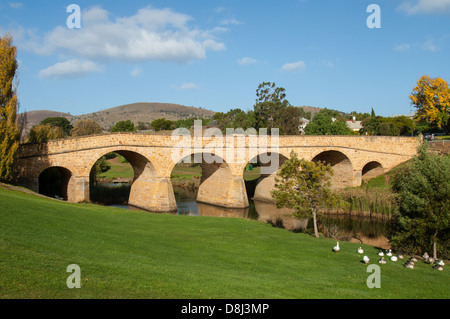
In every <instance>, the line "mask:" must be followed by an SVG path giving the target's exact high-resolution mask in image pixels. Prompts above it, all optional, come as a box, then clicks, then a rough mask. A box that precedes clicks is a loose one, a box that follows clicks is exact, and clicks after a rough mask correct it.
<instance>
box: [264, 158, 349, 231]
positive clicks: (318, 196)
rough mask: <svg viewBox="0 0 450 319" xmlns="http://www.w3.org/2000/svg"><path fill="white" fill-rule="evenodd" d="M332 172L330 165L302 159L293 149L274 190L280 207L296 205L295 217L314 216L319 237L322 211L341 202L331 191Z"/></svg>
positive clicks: (273, 195) (279, 174)
mask: <svg viewBox="0 0 450 319" xmlns="http://www.w3.org/2000/svg"><path fill="white" fill-rule="evenodd" d="M332 175H333V170H332V168H331V166H330V165H329V164H328V165H325V163H323V162H320V161H319V162H309V161H306V160H305V159H299V158H298V157H297V154H296V153H295V152H294V151H292V152H291V155H290V158H289V159H288V160H287V161H285V162H284V164H283V165H282V166H281V169H280V170H279V172H278V173H277V177H276V179H275V190H274V191H272V192H271V194H272V197H273V199H274V200H275V203H276V205H277V207H278V208H281V207H287V208H293V209H294V213H293V214H294V216H295V217H297V218H300V219H303V218H308V219H309V218H311V217H312V218H313V222H314V234H315V236H316V237H319V231H318V228H317V216H318V214H319V213H320V212H321V210H322V209H324V208H331V207H335V206H337V204H338V203H340V200H339V197H338V196H337V195H336V194H334V193H333V192H332V191H331V180H330V179H331V176H332Z"/></svg>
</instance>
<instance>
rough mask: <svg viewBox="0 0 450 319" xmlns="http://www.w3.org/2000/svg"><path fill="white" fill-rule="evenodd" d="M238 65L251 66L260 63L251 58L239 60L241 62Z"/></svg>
mask: <svg viewBox="0 0 450 319" xmlns="http://www.w3.org/2000/svg"><path fill="white" fill-rule="evenodd" d="M238 63H239V64H240V65H249V64H255V63H258V60H256V59H253V58H249V57H245V58H242V59H239V60H238Z"/></svg>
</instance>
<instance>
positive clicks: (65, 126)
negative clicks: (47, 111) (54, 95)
mask: <svg viewBox="0 0 450 319" xmlns="http://www.w3.org/2000/svg"><path fill="white" fill-rule="evenodd" d="M40 124H41V125H44V124H50V125H51V126H57V127H60V128H61V129H62V131H63V133H64V136H69V135H70V131H71V130H72V129H73V126H72V125H71V124H70V121H69V120H68V119H66V118H65V117H48V118H46V119H45V120H43V121H41V123H40Z"/></svg>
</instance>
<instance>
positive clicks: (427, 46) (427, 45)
mask: <svg viewBox="0 0 450 319" xmlns="http://www.w3.org/2000/svg"><path fill="white" fill-rule="evenodd" d="M420 48H421V49H422V50H424V51H431V52H436V51H437V49H438V48H437V46H436V45H435V44H434V41H433V40H427V41H425V42H424V43H423V44H422V45H421V46H420Z"/></svg>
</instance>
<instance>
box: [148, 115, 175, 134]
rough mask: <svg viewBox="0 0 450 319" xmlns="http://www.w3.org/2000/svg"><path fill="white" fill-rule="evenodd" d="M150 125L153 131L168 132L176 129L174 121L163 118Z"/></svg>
mask: <svg viewBox="0 0 450 319" xmlns="http://www.w3.org/2000/svg"><path fill="white" fill-rule="evenodd" d="M151 125H152V127H153V129H154V130H155V131H168V130H173V129H175V128H176V123H175V122H174V121H170V120H166V119H165V118H161V119H157V120H154V121H153V122H152V123H151Z"/></svg>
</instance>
